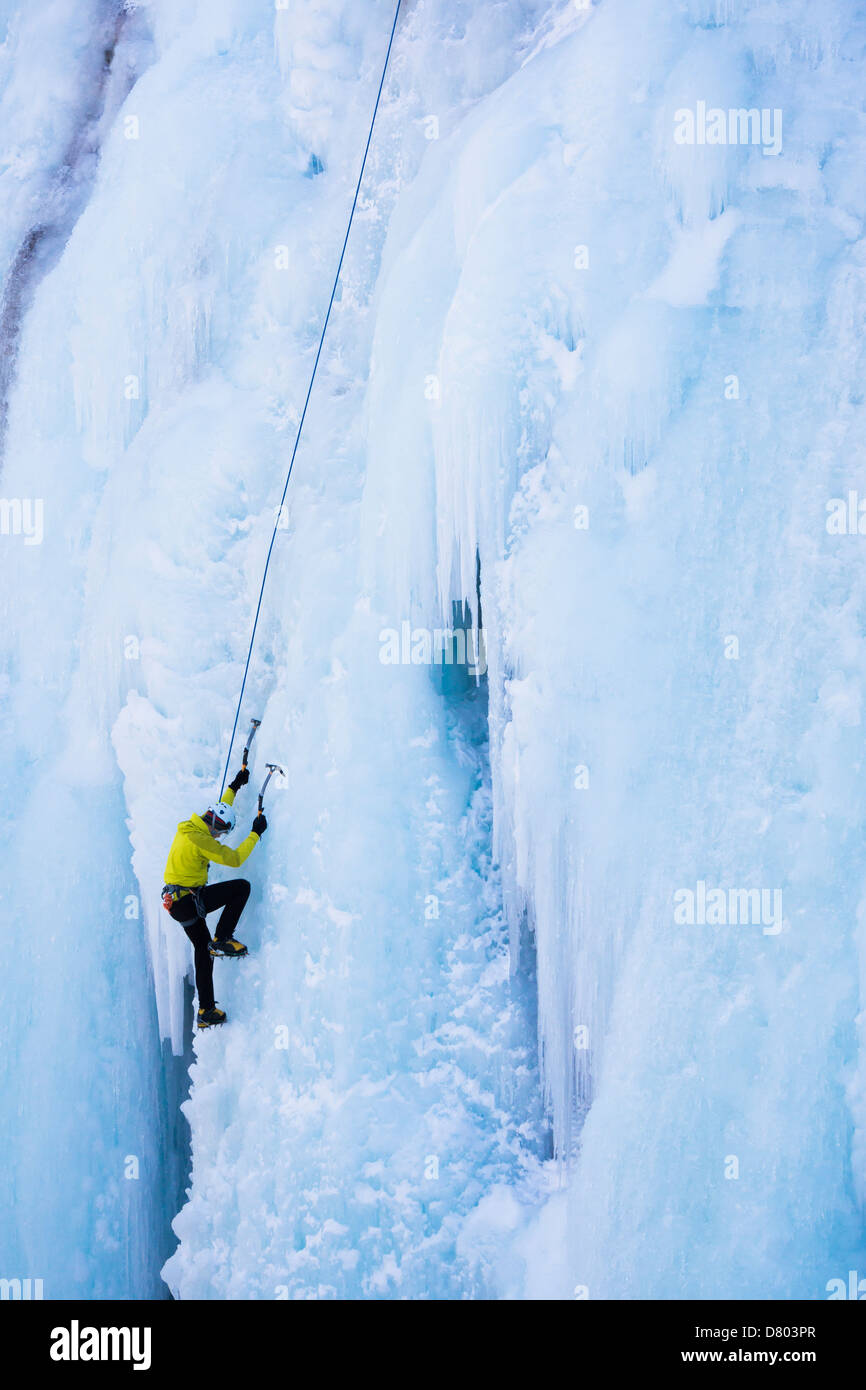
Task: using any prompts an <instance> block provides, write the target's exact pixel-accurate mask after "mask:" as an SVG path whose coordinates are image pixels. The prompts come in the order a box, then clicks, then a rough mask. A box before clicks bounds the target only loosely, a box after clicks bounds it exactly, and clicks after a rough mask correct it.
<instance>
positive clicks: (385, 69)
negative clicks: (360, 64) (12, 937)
mask: <svg viewBox="0 0 866 1390" xmlns="http://www.w3.org/2000/svg"><path fill="white" fill-rule="evenodd" d="M401 4H402V0H397V8H396V10H395V11H394V23H393V24H392V25H391V37H390V38H389V40H388V51H387V52H386V54H385V63H384V66H383V68H382V76H381V78H380V79H379V90H378V92H377V93H376V104H375V106H374V107H373V117H372V119H371V121H370V130H369V133H368V135H367V143H366V145H365V146H364V158H363V159H362V160H361V172H360V173H359V174H358V182H357V184H356V186H355V196H354V198H353V199H352V210H351V212H350V213H349V221H348V225H347V227H346V235H345V236H344V237H343V249H342V250H341V252H340V259H339V261H338V263H337V273H336V275H335V276H334V284H333V288H332V289H331V298H330V299H329V300H328V310H327V313H326V314H325V321H324V323H323V324H322V334H321V337H320V338H319V347H318V350H317V352H316V360H315V361H314V363H313V370H312V373H311V375H310V384H309V386H308V387H307V395H306V399H305V400H304V408H303V410H302V411H301V418H300V421H299V423H298V430H297V434H296V435H295V445H294V448H293V449H292V457H291V459H290V461H289V471H288V473H287V474H286V482H285V486H284V487H283V495H282V497H281V498H280V505H279V507H278V508H277V519H276V521H275V522H274V533H273V535H272V536H271V543H270V545H269V546H268V554H267V558H266V560H265V568H264V572H263V574H262V585H261V588H260V589H259V601H258V603H257V604H256V616H255V618H254V619H253V630H252V632H251V633H250V645H249V650H248V652H247V661H246V665H245V667H244V678H243V680H242V681H241V693H240V695H239V696H238V707H237V709H236V710H235V722H234V724H233V725H232V736H231V739H230V740H229V751H228V754H227V756H226V765H225V769H224V771H223V778H222V785H221V787H220V797H222V794H223V791H224V790H225V785H226V778H227V777H228V774H229V763H230V762H231V756H232V748H233V747H234V741H235V734H236V733H237V729H238V720H239V718H240V714H241V706H242V705H243V700H244V691H245V690H246V686H247V676H248V675H249V670H250V661H251V660H252V655H253V645H254V643H255V640H256V628H257V627H258V625H259V614H260V613H261V611H262V598H263V596H264V592H265V581H266V580H267V577H268V568H269V566H270V563H271V553H272V551H273V548H274V542H275V541H276V539H277V531H278V530H279V525H280V518H281V515H282V510H283V504H284V503H285V500H286V493H287V492H288V490H289V482H290V480H291V477H292V469H293V468H294V466H295V456H296V454H297V452H298V445H299V444H300V442H301V432H302V430H303V428H304V420H305V419H306V418H307V406H308V405H309V404H310V396H311V395H312V394H313V383H314V382H315V380H316V372H317V371H318V368H319V358H320V357H321V355H322V348H323V347H324V345H325V334H326V333H327V331H328V322H329V320H330V317H331V310H332V308H333V307H334V298H335V296H336V293H337V286H338V284H339V283H340V273H341V271H342V269H343V259H344V257H345V255H346V247H347V246H348V244H349V233H350V232H351V230H352V222H353V221H354V217H355V209H356V207H357V206H358V196H359V194H360V192H361V183H362V181H363V178H364V170H365V169H366V167H367V155H368V154H369V153H370V144H371V142H372V139H373V128H374V126H375V124H376V116H377V114H378V111H379V102H380V100H381V97H382V89H383V87H384V86H385V77H386V75H387V72H388V63H389V60H390V58H391V49H392V47H393V44H394V35H395V33H396V31H397V20H398V19H399V17H400V6H401Z"/></svg>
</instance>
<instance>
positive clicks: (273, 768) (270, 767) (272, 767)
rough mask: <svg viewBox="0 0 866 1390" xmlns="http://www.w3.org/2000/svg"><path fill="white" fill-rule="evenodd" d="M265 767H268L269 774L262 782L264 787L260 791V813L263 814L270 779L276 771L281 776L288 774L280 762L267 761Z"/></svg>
mask: <svg viewBox="0 0 866 1390" xmlns="http://www.w3.org/2000/svg"><path fill="white" fill-rule="evenodd" d="M265 767H266V768H267V769H268V775H267V777H266V778H265V780H264V782H262V789H261V791H260V792H259V815H261V814H262V809H263V806H264V800H265V792H266V791H267V787H268V783H269V782H270V780H271V778H272V777H273V775H274V773H275V772H278V773H279V774H280V776H281V777H285V775H286V774H285V773H284V772H283V769H282V768H281V767H280V765H279V763H265Z"/></svg>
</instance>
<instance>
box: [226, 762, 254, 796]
mask: <svg viewBox="0 0 866 1390" xmlns="http://www.w3.org/2000/svg"><path fill="white" fill-rule="evenodd" d="M249 780H250V770H249V768H248V767H242V768H241V770H240V772H239V773H237V774H236V776H235V777H234V779H233V780H232V781H231V782H229V786H230V787H231V789H232V791H233V792H239V791H240V789H241V787H245V786H246V785H247V782H248V781H249Z"/></svg>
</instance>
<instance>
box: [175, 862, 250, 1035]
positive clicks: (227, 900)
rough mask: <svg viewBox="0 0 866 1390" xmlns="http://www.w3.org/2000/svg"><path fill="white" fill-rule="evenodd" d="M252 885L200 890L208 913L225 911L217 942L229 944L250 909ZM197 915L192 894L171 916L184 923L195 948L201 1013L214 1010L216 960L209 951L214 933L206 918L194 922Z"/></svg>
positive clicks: (234, 881) (236, 881) (237, 882)
mask: <svg viewBox="0 0 866 1390" xmlns="http://www.w3.org/2000/svg"><path fill="white" fill-rule="evenodd" d="M249 896H250V885H249V884H248V883H247V880H246V879H245V878H230V879H229V881H228V882H227V883H207V884H205V886H204V888H199V890H198V897H199V902H200V903H201V905H202V909H203V911H204V912H205V913H207V912H216V910H217V908H218V907H221V908H222V909H223V911H222V915H221V916H220V919H219V921H218V922H217V929H216V932H215V933H214V935H215V937H216V939H217V941H225V940H226V939H227V937H229V936H231V935H232V933H233V932H234V929H235V927H236V926H237V924H238V920H239V919H240V915H241V913H242V912H243V910H244V908H245V907H246V905H247V898H248V897H249ZM194 912H195V899H194V898H193V897H192V896H191V895H190V894H189V893H185V894H184V896H183V897H182V898H180V899H178V901H177V902H176V903H174V904H173V905H172V908H171V916H172V917H173V918H174V920H175V921H176V922H180V924H181V926H182V927H183V929H184V931H185V932H186V934H187V936H188V937H189V939H190V941H191V942H192V944H193V946H194V948H195V987H196V990H197V991H198V1006H199V1008H200V1009H212V1008H213V1005H214V998H213V958H212V956H211V954H210V951H209V950H208V946H209V945H210V932H209V931H208V929H207V922H206V921H205V918H204V917H196V918H195V921H190V920H189V919H190V917H191V916H192V914H193V913H194Z"/></svg>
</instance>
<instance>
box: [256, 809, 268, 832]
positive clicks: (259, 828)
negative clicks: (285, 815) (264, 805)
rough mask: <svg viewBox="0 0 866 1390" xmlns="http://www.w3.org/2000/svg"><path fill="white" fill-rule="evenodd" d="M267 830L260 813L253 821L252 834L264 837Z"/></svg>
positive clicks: (266, 824)
mask: <svg viewBox="0 0 866 1390" xmlns="http://www.w3.org/2000/svg"><path fill="white" fill-rule="evenodd" d="M267 828H268V822H267V820H266V819H265V817H264V816H263V815H262V813H261V811H260V812H259V814H258V815H257V816H256V818H255V820H254V821H253V834H254V835H264V833H265V831H266V830H267Z"/></svg>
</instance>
